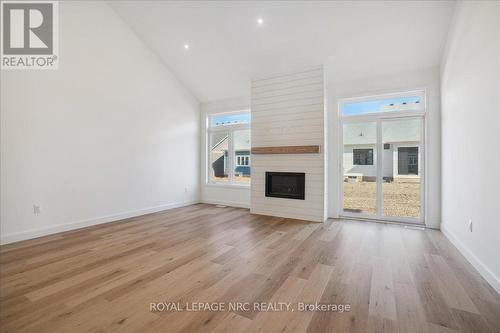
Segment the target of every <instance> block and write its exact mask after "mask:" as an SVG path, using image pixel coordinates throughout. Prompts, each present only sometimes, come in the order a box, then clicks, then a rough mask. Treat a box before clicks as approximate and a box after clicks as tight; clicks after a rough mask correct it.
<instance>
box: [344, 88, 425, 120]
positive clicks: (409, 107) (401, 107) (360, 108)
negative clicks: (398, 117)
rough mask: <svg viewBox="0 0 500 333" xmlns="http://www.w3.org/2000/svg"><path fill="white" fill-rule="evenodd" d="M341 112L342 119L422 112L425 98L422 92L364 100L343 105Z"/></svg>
mask: <svg viewBox="0 0 500 333" xmlns="http://www.w3.org/2000/svg"><path fill="white" fill-rule="evenodd" d="M340 110H341V115H342V117H348V116H359V115H366V114H379V113H384V112H394V111H422V110H424V97H423V93H422V92H414V93H406V94H401V95H393V96H387V97H385V98H384V97H378V98H363V99H362V100H359V99H358V100H356V101H353V102H345V103H342V105H341V108H340Z"/></svg>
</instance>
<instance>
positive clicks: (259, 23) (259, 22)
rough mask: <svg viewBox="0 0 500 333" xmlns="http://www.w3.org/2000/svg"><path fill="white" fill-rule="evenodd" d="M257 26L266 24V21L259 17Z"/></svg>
mask: <svg viewBox="0 0 500 333" xmlns="http://www.w3.org/2000/svg"><path fill="white" fill-rule="evenodd" d="M257 24H258V25H262V24H264V19H263V18H262V17H259V18H258V19H257Z"/></svg>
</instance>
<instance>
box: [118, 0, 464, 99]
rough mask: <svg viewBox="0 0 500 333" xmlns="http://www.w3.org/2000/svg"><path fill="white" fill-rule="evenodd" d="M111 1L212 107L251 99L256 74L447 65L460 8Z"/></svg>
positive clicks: (377, 71) (335, 76) (442, 4)
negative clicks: (454, 19)
mask: <svg viewBox="0 0 500 333" xmlns="http://www.w3.org/2000/svg"><path fill="white" fill-rule="evenodd" d="M109 4H110V6H111V7H112V8H113V9H114V10H115V11H116V12H117V13H118V14H119V15H120V16H121V17H122V18H123V20H124V21H125V22H126V23H127V24H128V25H129V26H130V27H131V28H132V29H133V30H134V31H135V32H136V33H137V35H138V36H139V37H140V38H141V39H142V40H144V42H145V43H146V44H147V45H148V46H149V47H151V49H152V50H153V51H154V52H155V53H156V54H157V55H158V56H159V57H160V58H161V59H162V61H163V62H164V63H165V64H166V66H168V67H169V68H170V69H171V70H172V71H173V72H174V73H175V74H176V75H177V77H178V78H179V80H180V81H182V82H183V83H184V84H185V85H186V87H187V88H188V89H189V90H191V92H192V93H193V94H194V95H195V96H196V97H197V98H198V99H199V100H200V101H202V102H205V101H212V100H218V99H224V98H231V97H237V96H247V95H249V93H250V80H251V79H252V78H253V77H259V76H262V75H267V74H272V73H280V72H283V71H288V70H292V69H300V68H302V67H308V66H313V65H317V64H324V65H325V68H326V70H327V78H328V80H332V81H343V80H352V79H361V78H363V77H373V76H376V75H386V74H394V73H399V72H404V71H411V70H418V69H420V68H428V67H432V66H437V65H439V64H440V61H441V56H442V53H443V49H444V44H445V42H446V36H447V32H448V27H449V24H450V20H451V17H452V14H453V10H454V6H455V4H454V2H452V1H331V2H327V1H290V2H288V1H215V2H212V1H193V2H191V1H182V2H177V1H123V2H120V1H111V2H109ZM259 18H261V19H262V20H263V23H262V24H258V22H257V21H258V19H259ZM186 44H187V45H189V48H187V49H186V48H185V45H186Z"/></svg>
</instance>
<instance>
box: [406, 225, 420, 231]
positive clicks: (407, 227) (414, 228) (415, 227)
mask: <svg viewBox="0 0 500 333" xmlns="http://www.w3.org/2000/svg"><path fill="white" fill-rule="evenodd" d="M405 229H413V230H421V231H424V230H425V228H424V227H417V226H412V225H405Z"/></svg>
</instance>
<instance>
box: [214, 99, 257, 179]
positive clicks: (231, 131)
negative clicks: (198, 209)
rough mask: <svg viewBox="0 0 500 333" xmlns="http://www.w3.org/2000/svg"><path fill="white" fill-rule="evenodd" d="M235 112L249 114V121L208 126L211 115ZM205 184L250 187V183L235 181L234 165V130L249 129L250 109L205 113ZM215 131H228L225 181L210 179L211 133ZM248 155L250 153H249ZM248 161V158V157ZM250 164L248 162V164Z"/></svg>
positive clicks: (234, 113) (232, 113)
mask: <svg viewBox="0 0 500 333" xmlns="http://www.w3.org/2000/svg"><path fill="white" fill-rule="evenodd" d="M236 114H250V122H248V123H241V124H231V125H221V126H210V123H211V117H214V116H221V115H236ZM205 121H206V133H207V136H206V143H207V144H206V145H205V149H206V177H205V178H206V185H209V186H235V187H250V184H245V183H241V182H236V181H235V172H234V169H235V166H236V160H235V158H234V157H235V156H234V155H235V150H234V132H236V131H241V130H249V131H251V129H250V125H251V121H252V116H251V113H250V110H248V109H244V110H237V111H227V112H213V113H208V114H207V115H206V119H205ZM216 132H227V133H228V149H227V150H228V158H227V161H226V163H227V170H228V180H227V181H213V180H211V177H210V175H211V166H212V162H213V161H212V157H211V154H210V147H211V146H212V142H211V141H212V135H211V134H212V133H216ZM250 135H251V132H250ZM249 155H250V154H249ZM249 162H250V158H249ZM248 166H250V163H249V165H248ZM250 182H251V176H250Z"/></svg>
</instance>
